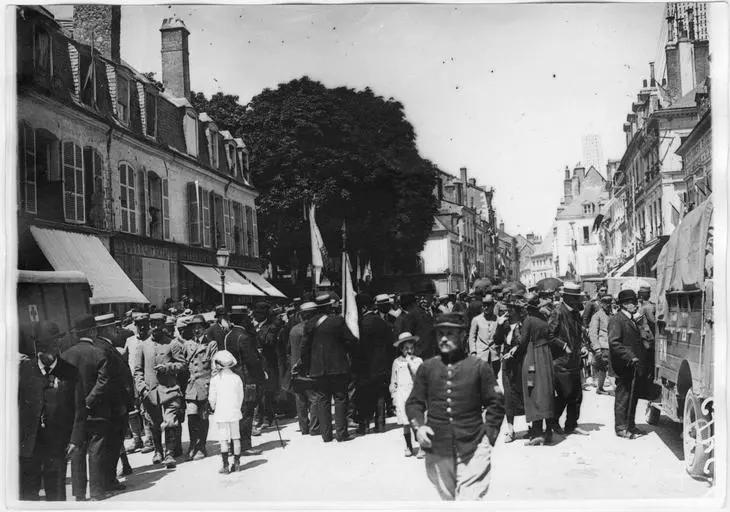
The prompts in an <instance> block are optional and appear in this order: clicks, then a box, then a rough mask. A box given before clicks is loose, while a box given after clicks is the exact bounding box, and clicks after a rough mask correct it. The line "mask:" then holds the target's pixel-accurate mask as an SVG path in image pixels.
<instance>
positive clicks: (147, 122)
mask: <svg viewBox="0 0 730 512" xmlns="http://www.w3.org/2000/svg"><path fill="white" fill-rule="evenodd" d="M150 98H152V101H153V103H154V109H153V116H154V122H153V123H150ZM158 106H159V101H158V98H157V95H156V94H155V93H154V92H152V91H150V90H147V89H145V91H144V108H145V136H147V137H150V138H152V139H157V117H158V113H159V108H158ZM150 124H152V125H153V130H152V133H150Z"/></svg>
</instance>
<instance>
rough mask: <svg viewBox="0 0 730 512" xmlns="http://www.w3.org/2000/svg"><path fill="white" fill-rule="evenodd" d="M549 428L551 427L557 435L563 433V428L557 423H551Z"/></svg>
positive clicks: (562, 434)
mask: <svg viewBox="0 0 730 512" xmlns="http://www.w3.org/2000/svg"><path fill="white" fill-rule="evenodd" d="M551 428H552V429H553V432H555V433H556V434H558V435H559V436H564V435H565V430H563V427H561V426H560V425H559V424H558V423H556V424H555V425H551Z"/></svg>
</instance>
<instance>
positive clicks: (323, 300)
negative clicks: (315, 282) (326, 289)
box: [314, 293, 335, 308]
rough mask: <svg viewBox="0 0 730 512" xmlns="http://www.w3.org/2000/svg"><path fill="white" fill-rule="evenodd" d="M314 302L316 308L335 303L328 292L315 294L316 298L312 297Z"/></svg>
mask: <svg viewBox="0 0 730 512" xmlns="http://www.w3.org/2000/svg"><path fill="white" fill-rule="evenodd" d="M314 302H315V304H317V307H318V308H325V307H327V306H332V305H333V304H334V303H335V300H334V299H333V298H332V297H330V294H329V293H320V294H319V295H317V298H316V299H314Z"/></svg>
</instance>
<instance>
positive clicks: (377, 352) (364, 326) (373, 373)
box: [353, 313, 393, 381]
mask: <svg viewBox="0 0 730 512" xmlns="http://www.w3.org/2000/svg"><path fill="white" fill-rule="evenodd" d="M392 348H393V331H392V329H391V328H390V325H388V323H387V322H386V321H385V320H383V319H382V318H380V316H378V315H377V314H375V313H366V314H365V315H363V316H362V318H361V319H360V342H359V343H358V345H357V350H356V352H357V354H358V357H357V360H358V361H359V363H360V365H361V366H360V367H359V368H356V367H355V361H354V360H353V373H356V374H358V376H359V378H360V379H362V380H368V381H370V380H385V379H387V378H388V377H389V376H390V371H391V369H392V363H393V359H392V358H391V354H392ZM353 359H355V358H353Z"/></svg>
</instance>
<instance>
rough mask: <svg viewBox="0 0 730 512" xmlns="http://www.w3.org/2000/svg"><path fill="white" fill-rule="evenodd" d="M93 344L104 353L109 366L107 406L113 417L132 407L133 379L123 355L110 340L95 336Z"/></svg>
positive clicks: (123, 413)
mask: <svg viewBox="0 0 730 512" xmlns="http://www.w3.org/2000/svg"><path fill="white" fill-rule="evenodd" d="M94 346H95V347H97V348H98V349H99V350H101V351H103V352H104V354H105V355H106V358H107V361H108V368H109V394H108V395H107V396H108V398H109V401H110V402H109V406H110V407H111V413H112V416H113V417H119V416H123V415H125V414H127V412H129V411H130V410H131V409H132V408H133V407H134V379H133V377H132V372H131V371H130V370H129V365H128V364H127V361H125V360H124V356H122V354H120V353H119V351H118V350H117V349H116V348H115V347H114V345H112V342H111V341H110V340H107V339H106V338H102V337H97V338H96V339H95V340H94Z"/></svg>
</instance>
